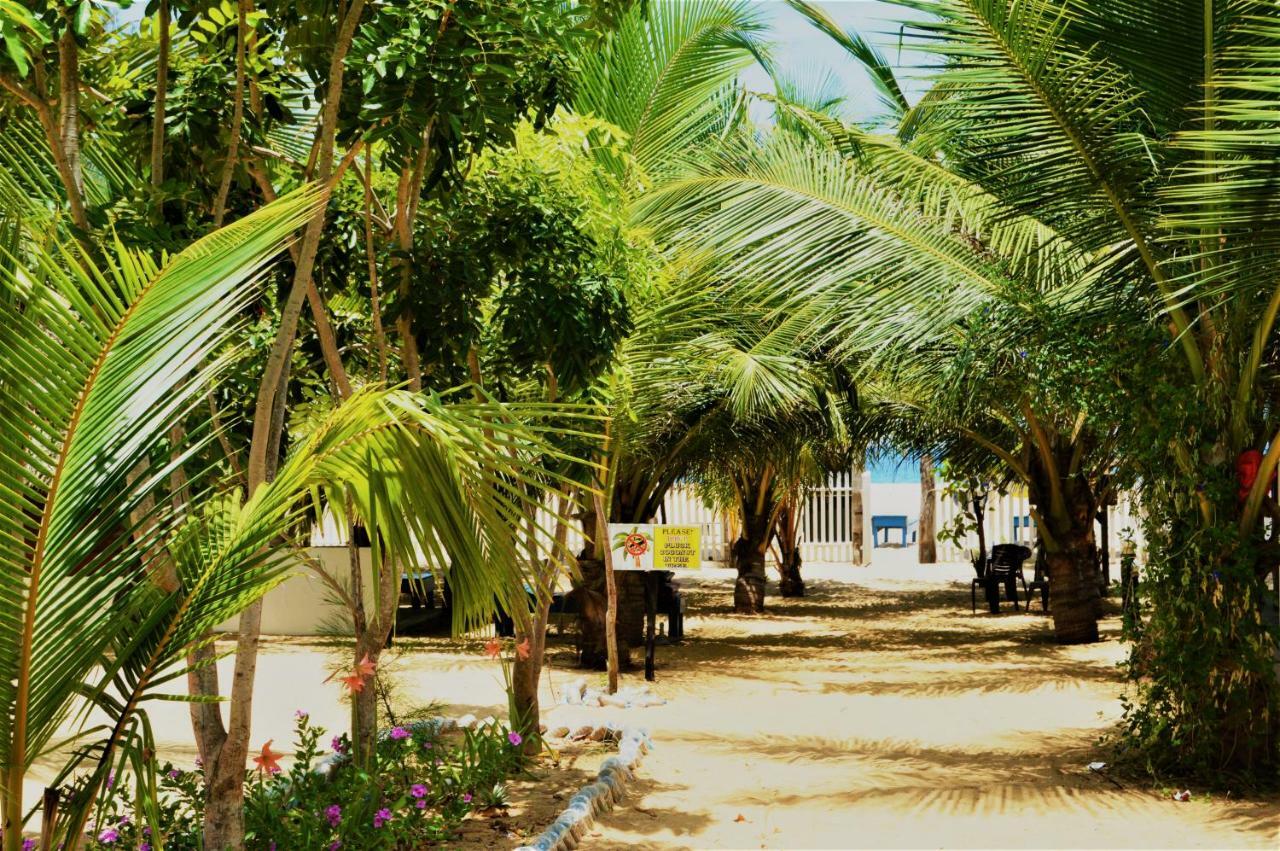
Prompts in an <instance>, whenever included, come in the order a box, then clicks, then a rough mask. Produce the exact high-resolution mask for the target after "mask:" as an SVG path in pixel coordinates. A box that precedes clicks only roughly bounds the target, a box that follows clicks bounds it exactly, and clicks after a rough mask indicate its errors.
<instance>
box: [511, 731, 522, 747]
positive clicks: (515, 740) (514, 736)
mask: <svg viewBox="0 0 1280 851" xmlns="http://www.w3.org/2000/svg"><path fill="white" fill-rule="evenodd" d="M507 741H508V742H510V743H511V744H513V745H518V744H520V743H521V742H523V741H524V738H523V737H521V735H520V734H519V733H517V732H516V731H515V730H512V731H511V732H510V733H507Z"/></svg>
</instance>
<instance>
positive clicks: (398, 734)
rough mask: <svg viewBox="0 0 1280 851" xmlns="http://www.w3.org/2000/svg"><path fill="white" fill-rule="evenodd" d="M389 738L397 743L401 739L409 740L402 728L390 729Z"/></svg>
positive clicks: (407, 732)
mask: <svg viewBox="0 0 1280 851" xmlns="http://www.w3.org/2000/svg"><path fill="white" fill-rule="evenodd" d="M391 738H393V739H395V740H396V741H397V742H398V741H400V740H401V739H407V738H409V731H408V730H406V729H405V728H404V727H392V728H391Z"/></svg>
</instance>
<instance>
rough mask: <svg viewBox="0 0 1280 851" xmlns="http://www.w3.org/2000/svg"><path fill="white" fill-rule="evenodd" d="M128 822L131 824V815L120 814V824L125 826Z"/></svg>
mask: <svg viewBox="0 0 1280 851" xmlns="http://www.w3.org/2000/svg"><path fill="white" fill-rule="evenodd" d="M128 824H129V817H128V816H127V815H123V816H120V826H121V827H125V826H126V825H128Z"/></svg>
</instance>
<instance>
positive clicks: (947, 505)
mask: <svg viewBox="0 0 1280 851" xmlns="http://www.w3.org/2000/svg"><path fill="white" fill-rule="evenodd" d="M943 488H944V483H939V486H938V507H937V517H938V529H939V531H941V530H942V529H945V528H948V527H950V526H951V525H952V524H953V523H954V522H955V518H956V516H957V515H958V514H959V513H960V511H961V508H960V505H959V503H958V502H956V500H954V499H952V498H948V497H944V496H942V492H943ZM983 529H984V535H985V537H986V541H987V546H988V547H991V546H992V545H994V544H1007V543H1014V544H1025V545H1027V546H1031V545H1032V544H1033V543H1034V542H1035V540H1036V527H1035V523H1034V522H1033V521H1032V520H1031V506H1030V503H1029V501H1028V499H1027V492H1026V489H1025V488H1015V489H1011V490H1010V492H1009V493H1007V494H1003V495H993V496H991V497H990V498H989V499H988V500H987V510H986V516H985V518H984V523H983ZM1095 532H1096V533H1097V534H1101V530H1100V529H1095ZM1126 539H1132V540H1133V541H1134V543H1135V544H1136V545H1137V548H1138V552H1139V559H1140V560H1141V554H1142V552H1143V551H1144V549H1145V541H1144V539H1143V537H1142V523H1141V517H1140V516H1139V515H1138V509H1137V506H1136V505H1135V503H1134V501H1133V499H1132V497H1131V496H1130V495H1129V494H1127V493H1126V494H1121V495H1120V497H1119V498H1118V499H1117V501H1116V504H1115V505H1112V506H1108V508H1107V545H1108V548H1109V550H1110V552H1111V557H1112V562H1113V563H1117V562H1118V559H1119V554H1120V550H1121V547H1122V546H1123V544H1124V542H1125V540H1126ZM1102 543H1103V542H1102V540H1101V539H1099V541H1098V545H1099V546H1102ZM977 547H978V535H977V533H976V532H971V533H969V535H968V537H967V538H966V539H965V540H964V542H963V544H962V546H956V544H955V543H953V542H952V541H949V540H948V541H943V540H939V541H938V560H939V561H965V560H967V559H968V558H970V557H971V556H970V554H971V553H972V552H974V551H975V550H977Z"/></svg>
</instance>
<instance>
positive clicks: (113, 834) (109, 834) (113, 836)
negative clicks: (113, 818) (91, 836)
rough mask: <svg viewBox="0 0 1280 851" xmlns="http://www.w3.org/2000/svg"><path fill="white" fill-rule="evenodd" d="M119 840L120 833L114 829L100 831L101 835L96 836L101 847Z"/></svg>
mask: <svg viewBox="0 0 1280 851" xmlns="http://www.w3.org/2000/svg"><path fill="white" fill-rule="evenodd" d="M119 838H120V831H118V830H116V829H115V828H114V827H108V828H107V829H106V830H104V831H102V833H99V834H98V841H99V842H101V843H102V844H103V845H110V844H111V843H112V842H115V841H116V840H117V839H119Z"/></svg>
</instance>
